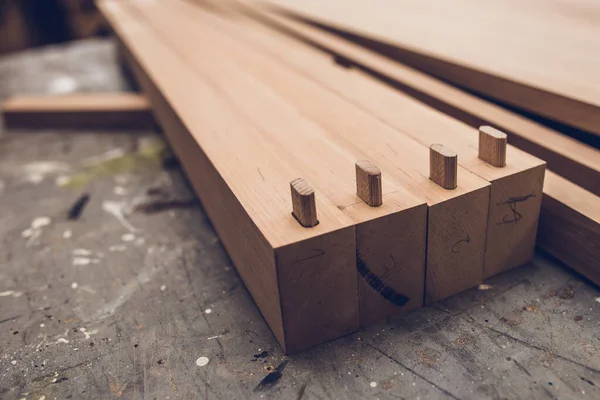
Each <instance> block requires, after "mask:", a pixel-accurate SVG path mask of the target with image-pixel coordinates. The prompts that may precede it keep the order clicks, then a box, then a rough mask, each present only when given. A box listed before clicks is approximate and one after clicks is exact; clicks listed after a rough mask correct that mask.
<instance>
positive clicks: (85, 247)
mask: <svg viewBox="0 0 600 400" xmlns="http://www.w3.org/2000/svg"><path fill="white" fill-rule="evenodd" d="M127 86H128V84H127V81H126V80H125V78H124V77H123V75H122V74H121V71H120V69H119V67H118V63H117V61H116V56H115V48H114V46H113V43H112V42H111V41H110V40H106V39H93V40H86V41H82V42H74V43H72V44H68V45H62V46H56V47H53V48H47V49H41V50H33V51H28V52H25V53H21V54H18V55H11V56H5V57H3V58H2V59H0V96H1V98H2V99H4V98H6V97H7V96H8V95H10V94H12V93H24V92H27V93H55V94H56V93H67V92H72V91H116V90H124V89H126V88H127ZM165 153H166V152H165V146H164V144H163V142H162V141H161V139H160V136H159V135H158V134H157V133H156V132H146V133H139V132H137V133H135V132H130V133H128V132H117V133H114V132H81V131H78V132H66V131H64V132H58V131H44V132H40V131H36V132H27V131H21V132H17V131H14V132H2V133H1V134H0V240H2V243H1V247H0V398H2V399H21V398H26V399H36V400H38V399H45V400H51V399H65V398H73V399H113V398H122V399H141V398H147V399H179V398H181V399H196V398H197V399H243V398H277V399H279V398H285V399H301V398H303V399H309V398H315V399H341V398H349V399H355V398H357V399H358V398H379V399H419V398H420V399H429V398H434V399H438V398H440V399H446V398H448V399H488V398H489V399H501V398H507V399H532V398H539V399H543V398H550V399H554V398H560V399H571V398H589V399H593V398H595V399H598V398H600V322H599V321H600V319H599V315H600V292H599V291H598V288H597V287H594V286H592V285H590V284H589V283H587V282H585V281H584V280H583V279H582V278H581V277H579V276H577V275H576V274H574V273H573V272H571V271H570V270H568V269H566V268H564V267H562V266H559V265H558V264H556V263H555V262H554V261H552V260H550V259H548V258H546V257H544V256H541V255H537V256H536V258H535V260H534V261H533V262H532V263H531V264H530V265H527V266H525V267H522V268H518V269H516V270H513V271H510V272H508V273H505V274H503V275H501V276H498V277H496V278H493V279H491V280H489V281H488V282H486V284H487V285H489V286H482V287H480V288H478V289H473V290H470V291H468V292H465V293H463V294H461V295H458V296H454V297H452V298H450V299H448V300H446V301H443V302H441V303H438V304H436V305H434V306H431V307H425V308H422V309H420V310H417V311H415V312H412V313H410V314H408V315H405V316H402V317H398V318H392V319H389V320H388V321H384V322H381V323H378V324H375V325H373V326H370V327H368V328H366V329H362V330H360V331H359V332H356V333H354V334H352V335H349V336H346V337H344V338H341V339H338V340H335V341H333V342H330V343H327V344H324V345H321V346H318V347H315V348H313V349H311V350H308V351H305V352H303V353H301V354H297V355H293V356H289V357H286V356H285V355H284V354H282V352H281V350H280V348H279V346H278V344H277V342H276V340H275V338H274V337H273V335H272V333H271V331H270V330H269V328H268V326H267V325H266V323H265V321H264V320H263V318H262V316H261V314H260V313H259V311H258V309H257V308H256V306H255V305H254V303H253V301H252V299H251V298H250V296H249V294H248V292H247V291H246V289H245V288H244V285H243V283H242V282H241V281H240V278H239V276H238V275H237V273H236V271H235V269H234V267H233V265H232V264H231V261H230V260H229V258H228V257H227V254H226V252H225V251H224V249H223V247H222V246H221V244H220V242H219V239H218V237H217V236H216V235H215V232H214V230H213V229H212V227H211V225H210V223H209V221H208V220H207V218H206V215H205V214H204V212H203V210H202V208H201V206H200V205H199V204H198V203H197V201H195V199H194V196H193V195H192V193H191V191H190V189H189V187H188V185H187V183H186V181H185V178H184V177H183V175H182V173H181V170H180V168H179V166H178V165H177V163H176V161H175V160H173V159H172V158H171V157H169V156H168V155H165ZM207 190H210V188H207ZM88 196H89V197H88ZM86 199H88V200H89V201H88V202H87V203H86ZM69 217H70V218H69ZM265 378H266V379H265ZM263 379H265V380H264V381H263ZM261 382H262V383H261Z"/></svg>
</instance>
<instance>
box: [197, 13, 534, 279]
mask: <svg viewBox="0 0 600 400" xmlns="http://www.w3.org/2000/svg"><path fill="white" fill-rule="evenodd" d="M273 18H274V19H275V21H276V22H278V23H282V24H286V27H288V28H291V29H294V28H295V27H296V26H297V25H298V24H297V23H292V22H290V23H288V21H285V20H283V19H281V18H279V17H275V16H273ZM213 22H214V21H213ZM207 24H208V22H207ZM236 24H237V25H239V24H240V21H239V20H235V23H231V22H230V23H228V24H227V22H226V21H223V22H222V23H221V24H220V26H221V27H222V28H223V29H225V26H227V28H228V29H229V31H230V32H234V31H235V33H232V34H234V35H236V34H237V37H239V38H243V39H244V41H245V42H246V43H248V44H249V45H251V46H254V47H255V48H256V49H257V50H258V51H263V52H266V53H268V54H269V55H271V56H273V57H276V58H278V59H279V60H281V61H283V62H284V63H286V64H287V65H289V66H290V67H291V68H294V69H296V70H297V71H299V72H300V73H302V74H303V75H305V76H307V77H310V78H311V79H313V80H314V81H316V82H318V83H320V84H321V85H323V86H324V87H327V88H329V89H330V90H332V91H334V92H335V93H336V94H339V95H340V96H343V97H344V98H345V99H347V100H348V101H350V102H352V103H353V104H355V105H356V106H357V107H360V108H361V109H363V110H366V111H368V112H370V113H371V114H372V115H373V116H375V117H376V118H378V119H379V120H381V121H384V122H386V123H387V124H388V125H390V126H392V127H394V128H397V129H398V131H399V132H400V133H402V134H404V135H406V136H409V137H411V138H413V139H415V140H416V141H419V142H420V143H422V144H423V145H425V146H427V147H428V146H430V145H432V144H434V143H444V144H446V145H447V146H449V147H450V148H452V149H454V150H455V151H457V152H458V154H459V158H458V160H459V164H460V165H461V166H463V167H464V168H466V169H467V170H469V171H471V172H473V173H474V174H476V175H478V176H480V177H481V178H483V179H485V180H487V181H488V182H490V183H491V198H490V212H489V220H488V225H487V226H488V227H487V229H488V230H487V238H488V241H487V244H486V255H485V268H484V276H485V277H489V276H492V275H495V274H497V273H499V272H502V271H504V270H507V269H509V268H513V267H516V266H519V265H523V264H524V263H526V262H528V261H529V260H530V259H531V257H532V256H533V253H534V248H535V236H536V232H537V222H538V219H539V212H540V205H541V201H542V183H543V176H544V168H545V163H544V162H543V161H541V160H539V159H537V158H535V157H533V156H530V155H528V154H526V153H524V152H522V151H520V150H518V149H515V148H513V147H510V148H509V150H508V152H509V160H510V161H509V163H508V165H507V166H506V167H504V168H496V167H493V166H491V165H489V164H486V163H484V162H483V161H482V160H481V159H479V158H478V156H477V145H478V144H477V135H476V134H474V132H473V129H472V128H470V127H469V126H467V125H465V124H463V123H461V122H459V121H456V120H455V119H453V118H451V117H448V116H446V115H444V114H442V113H440V112H438V111H436V110H434V109H431V108H430V107H427V106H425V105H423V104H421V103H419V102H417V101H415V100H414V99H411V98H410V97H408V96H406V95H404V94H401V93H398V92H396V91H394V90H392V89H390V88H388V87H386V86H385V85H383V84H381V83H379V82H376V81H374V80H372V79H369V78H368V77H365V76H362V74H358V75H357V74H356V73H352V72H344V71H340V70H339V69H336V68H335V67H333V66H332V65H331V63H330V62H328V60H325V59H323V57H322V56H319V54H318V53H316V52H315V51H314V50H312V49H310V48H308V47H307V46H303V45H302V44H301V43H298V42H294V41H292V40H286V39H285V38H283V37H281V35H277V34H274V32H273V31H266V30H260V28H259V27H257V26H255V25H254V26H249V25H248V23H247V25H248V26H246V27H239V26H237V25H236ZM300 27H301V26H300ZM301 28H302V27H301Z"/></svg>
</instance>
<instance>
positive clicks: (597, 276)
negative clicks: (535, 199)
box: [538, 172, 600, 285]
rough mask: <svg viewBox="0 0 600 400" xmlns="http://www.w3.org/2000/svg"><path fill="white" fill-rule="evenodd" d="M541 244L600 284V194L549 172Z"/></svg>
mask: <svg viewBox="0 0 600 400" xmlns="http://www.w3.org/2000/svg"><path fill="white" fill-rule="evenodd" d="M542 204H543V206H542V213H541V216H540V229H539V233H538V246H539V247H540V248H541V249H543V250H545V251H546V252H548V253H550V254H551V255H553V256H554V257H556V258H558V259H559V260H560V261H562V262H564V263H565V264H566V265H568V266H570V267H571V268H573V269H575V270H576V271H577V272H579V273H580V274H582V275H584V276H585V277H587V278H588V279H590V280H591V281H593V282H595V283H596V285H600V197H598V196H596V195H594V194H593V193H590V192H588V191H587V190H585V189H583V188H581V187H579V186H577V185H575V184H573V183H571V182H569V181H568V180H566V179H564V178H562V177H560V176H558V175H556V174H554V173H552V172H548V175H547V176H546V181H545V182H544V200H543V203H542Z"/></svg>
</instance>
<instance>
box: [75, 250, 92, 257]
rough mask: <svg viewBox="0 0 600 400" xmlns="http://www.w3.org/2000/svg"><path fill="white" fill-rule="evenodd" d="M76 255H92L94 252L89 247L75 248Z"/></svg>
mask: <svg viewBox="0 0 600 400" xmlns="http://www.w3.org/2000/svg"><path fill="white" fill-rule="evenodd" d="M73 255H74V256H91V255H92V252H91V251H89V250H87V249H75V250H73Z"/></svg>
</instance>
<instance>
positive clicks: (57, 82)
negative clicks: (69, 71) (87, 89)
mask: <svg viewBox="0 0 600 400" xmlns="http://www.w3.org/2000/svg"><path fill="white" fill-rule="evenodd" d="M75 89H77V81H76V80H75V79H73V78H72V77H70V76H68V75H62V76H59V77H58V78H55V79H53V80H51V81H50V83H49V84H48V93H50V94H65V93H71V92H74V91H75Z"/></svg>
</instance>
